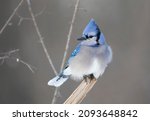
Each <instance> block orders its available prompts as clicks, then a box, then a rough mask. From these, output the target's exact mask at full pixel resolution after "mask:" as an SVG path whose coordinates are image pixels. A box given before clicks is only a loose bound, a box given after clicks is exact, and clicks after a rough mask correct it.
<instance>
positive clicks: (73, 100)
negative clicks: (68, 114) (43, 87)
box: [64, 78, 96, 104]
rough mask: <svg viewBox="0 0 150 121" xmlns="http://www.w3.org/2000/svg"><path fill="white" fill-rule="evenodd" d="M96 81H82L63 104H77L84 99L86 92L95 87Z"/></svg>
mask: <svg viewBox="0 0 150 121" xmlns="http://www.w3.org/2000/svg"><path fill="white" fill-rule="evenodd" d="M95 83H96V79H95V78H94V79H92V80H90V79H89V78H87V80H86V81H85V80H83V81H82V82H81V84H80V85H79V86H78V87H77V88H76V89H75V91H74V92H73V93H72V94H71V95H70V97H69V98H68V99H67V100H66V101H65V102H64V104H79V103H81V102H82V100H83V99H84V98H85V97H86V95H87V94H88V92H89V91H90V90H91V89H92V87H93V86H94V85H95Z"/></svg>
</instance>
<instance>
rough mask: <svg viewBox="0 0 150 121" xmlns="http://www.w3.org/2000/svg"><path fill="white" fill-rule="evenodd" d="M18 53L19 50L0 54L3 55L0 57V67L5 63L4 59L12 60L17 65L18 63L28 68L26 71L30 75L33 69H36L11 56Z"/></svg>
mask: <svg viewBox="0 0 150 121" xmlns="http://www.w3.org/2000/svg"><path fill="white" fill-rule="evenodd" d="M18 51H19V49H15V50H11V51H9V52H4V53H0V55H3V56H1V57H0V61H1V63H0V65H2V64H3V63H4V62H5V60H6V59H13V60H15V61H16V62H17V63H19V62H20V63H22V64H24V65H25V66H27V67H28V69H29V70H30V71H31V72H32V73H34V69H36V68H35V67H34V66H32V65H30V64H28V63H27V62H25V61H23V60H21V59H19V58H17V57H14V56H12V54H14V53H17V52H18Z"/></svg>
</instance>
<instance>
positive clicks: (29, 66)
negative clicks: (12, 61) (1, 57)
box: [16, 58, 36, 73]
mask: <svg viewBox="0 0 150 121" xmlns="http://www.w3.org/2000/svg"><path fill="white" fill-rule="evenodd" d="M16 61H17V62H20V63H22V64H24V65H25V66H27V67H28V68H29V70H30V71H31V72H32V73H35V72H34V69H36V68H35V67H34V66H32V65H30V64H28V63H27V62H25V61H23V60H21V59H19V58H16ZM33 68H34V69H33Z"/></svg>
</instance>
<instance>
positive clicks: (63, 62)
mask: <svg viewBox="0 0 150 121" xmlns="http://www.w3.org/2000/svg"><path fill="white" fill-rule="evenodd" d="M79 1H80V0H77V1H76V4H75V7H74V12H73V16H72V20H71V24H70V28H69V33H68V36H67V43H66V47H65V52H64V56H63V60H62V64H61V70H62V69H63V67H64V64H65V60H66V56H67V52H68V49H69V43H70V38H71V34H72V29H73V24H74V21H75V18H76V13H77V10H78V6H79Z"/></svg>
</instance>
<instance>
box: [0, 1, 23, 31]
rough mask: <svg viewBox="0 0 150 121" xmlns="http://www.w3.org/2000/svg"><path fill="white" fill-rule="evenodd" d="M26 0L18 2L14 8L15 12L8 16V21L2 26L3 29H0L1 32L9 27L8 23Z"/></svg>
mask: <svg viewBox="0 0 150 121" xmlns="http://www.w3.org/2000/svg"><path fill="white" fill-rule="evenodd" d="M23 1H24V0H21V1H20V3H19V4H18V6H17V7H16V8H15V9H14V11H13V13H12V14H11V15H10V17H9V18H8V20H7V21H6V23H5V24H4V26H3V27H2V29H1V30H0V34H2V33H3V31H4V29H5V28H6V27H7V25H9V22H10V21H11V19H12V18H13V16H14V15H15V13H16V12H17V10H18V9H19V7H20V6H21V5H22V3H23Z"/></svg>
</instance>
